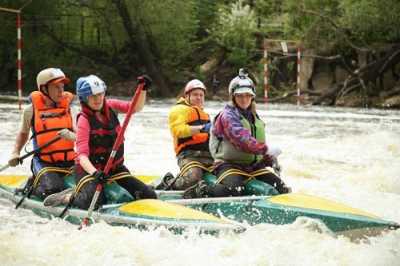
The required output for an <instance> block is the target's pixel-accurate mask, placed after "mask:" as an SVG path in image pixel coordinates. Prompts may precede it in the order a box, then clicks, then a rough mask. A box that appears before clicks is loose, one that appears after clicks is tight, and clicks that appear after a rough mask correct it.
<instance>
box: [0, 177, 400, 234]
mask: <svg viewBox="0 0 400 266" xmlns="http://www.w3.org/2000/svg"><path fill="white" fill-rule="evenodd" d="M26 178H27V177H24V176H1V175H0V196H1V197H5V198H8V199H10V200H12V201H14V202H18V201H19V200H20V198H21V196H20V195H15V194H14V191H15V188H17V187H21V186H23V184H24V183H25V182H26ZM139 178H140V179H141V180H142V181H144V182H145V183H148V184H150V183H156V182H157V181H156V180H158V179H159V178H158V177H154V176H145V175H142V176H139ZM204 180H205V181H206V182H207V183H208V184H209V185H213V184H215V182H216V177H215V176H213V175H211V174H206V175H205V176H204ZM65 182H66V185H67V186H69V187H72V186H73V185H74V182H73V178H72V177H67V178H66V179H65ZM105 191H106V197H107V200H108V202H109V203H110V204H107V205H104V206H102V207H101V208H100V209H99V210H97V211H95V212H94V213H93V217H92V218H93V221H98V220H104V221H106V222H107V223H110V224H115V225H128V226H132V227H135V228H140V229H151V228H157V227H160V226H163V227H166V228H168V229H169V230H172V231H174V232H177V233H182V232H184V231H185V230H188V229H193V228H195V229H196V230H198V231H200V232H206V233H216V232H221V231H229V232H242V231H244V230H246V228H248V227H249V226H253V225H257V224H262V223H268V224H276V225H283V224H291V223H293V222H295V221H296V220H297V219H304V218H306V219H314V220H315V221H318V222H322V223H323V224H325V226H326V228H328V230H330V231H331V232H332V233H335V234H339V235H345V236H348V237H350V238H351V239H358V238H362V237H366V236H375V235H378V234H381V233H382V232H385V231H389V230H396V229H399V228H400V225H399V224H398V223H395V222H391V221H386V220H384V219H382V218H379V217H378V216H376V215H373V214H370V213H368V212H365V211H362V210H359V209H355V208H352V207H350V206H347V205H344V204H340V203H336V202H334V201H331V200H327V199H323V198H320V197H315V196H311V195H307V194H302V193H289V194H281V195H279V194H278V192H277V191H276V190H275V188H273V187H272V186H270V185H268V184H266V183H264V182H261V181H258V180H255V179H253V180H251V181H249V182H248V183H247V184H246V188H245V194H247V196H243V197H226V198H199V199H183V198H182V195H183V193H182V191H157V194H158V196H159V199H158V200H136V201H134V199H133V198H132V197H131V195H130V194H129V193H128V192H127V191H126V190H124V189H123V188H121V187H120V186H118V185H116V184H113V183H111V184H107V185H106V187H105ZM22 206H23V207H25V208H28V209H31V210H32V211H34V212H35V213H38V214H40V215H42V216H52V217H54V216H58V215H59V214H60V213H61V212H62V210H63V207H56V208H54V207H44V206H43V204H42V202H40V201H38V200H37V199H26V200H25V201H24V203H23V204H22ZM86 215H87V212H86V211H84V210H79V209H75V208H71V209H69V210H68V212H67V214H66V216H65V219H67V220H68V221H70V222H73V223H76V224H79V223H80V222H81V219H82V218H84V217H86Z"/></svg>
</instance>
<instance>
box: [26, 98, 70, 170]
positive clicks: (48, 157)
mask: <svg viewBox="0 0 400 266" xmlns="http://www.w3.org/2000/svg"><path fill="white" fill-rule="evenodd" d="M45 97H47V96H45V95H44V94H43V93H41V92H40V91H34V92H32V93H31V95H30V100H31V102H32V107H33V116H32V138H33V139H34V146H36V147H40V146H42V145H44V144H46V143H48V142H49V141H51V140H52V139H54V138H55V137H56V136H57V132H58V131H59V130H61V129H64V128H67V129H69V130H71V131H72V130H73V126H72V115H71V110H70V104H71V102H72V99H73V98H74V95H73V94H72V93H70V92H63V96H62V98H61V100H60V102H58V103H57V105H56V106H55V107H48V106H46V104H45ZM38 156H39V158H40V160H42V161H44V162H48V163H56V162H72V161H73V160H74V158H75V152H74V141H71V140H66V139H63V138H61V139H60V140H58V141H56V142H55V143H53V144H51V145H50V146H48V147H45V148H43V149H41V150H40V152H39V154H38Z"/></svg>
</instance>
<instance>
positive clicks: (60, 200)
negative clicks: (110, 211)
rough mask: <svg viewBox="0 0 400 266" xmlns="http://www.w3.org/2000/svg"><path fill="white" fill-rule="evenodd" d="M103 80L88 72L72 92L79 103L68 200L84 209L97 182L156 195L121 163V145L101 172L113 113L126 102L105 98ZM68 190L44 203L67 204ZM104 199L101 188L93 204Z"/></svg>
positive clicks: (140, 195)
mask: <svg viewBox="0 0 400 266" xmlns="http://www.w3.org/2000/svg"><path fill="white" fill-rule="evenodd" d="M146 88H147V86H145V87H144V89H143V90H142V92H141V95H140V96H139V100H138V104H137V105H136V106H135V109H134V112H139V111H140V110H141V109H142V108H143V106H144V103H145V100H146ZM105 93H106V84H105V83H104V81H102V80H101V79H100V78H99V77H97V76H95V75H89V76H86V77H81V78H79V79H78V80H77V82H76V94H77V95H78V97H79V101H80V103H81V112H80V113H79V114H78V118H77V136H76V153H77V158H76V161H75V179H76V183H77V185H76V189H75V192H74V195H73V199H72V204H73V205H74V206H76V207H78V208H81V209H88V208H89V205H90V203H91V201H92V198H93V195H94V192H95V189H96V185H97V183H98V182H106V181H107V182H108V181H115V182H116V183H117V184H118V185H120V186H121V187H123V188H124V189H126V190H127V191H128V192H129V193H130V194H131V196H132V197H133V198H134V199H144V198H157V195H156V194H155V192H154V190H153V189H151V188H150V187H149V186H147V185H146V184H144V183H143V182H141V181H140V180H139V179H137V178H135V177H134V176H133V175H132V174H131V173H130V172H129V170H128V169H127V168H126V167H125V165H124V145H123V143H122V144H121V146H120V147H119V149H118V150H117V152H116V155H115V157H114V163H113V166H112V167H111V170H110V172H109V173H108V175H107V176H106V175H105V173H104V172H103V170H104V168H105V166H106V164H107V161H108V159H109V157H110V154H111V152H112V148H113V145H114V141H115V139H116V138H117V135H118V132H119V130H120V128H121V126H120V123H119V120H118V116H117V113H126V112H127V111H128V109H129V104H130V102H128V101H123V100H117V99H107V98H106V97H105ZM70 200H71V194H66V193H59V195H52V196H50V197H49V198H47V199H46V201H45V205H51V206H55V205H58V204H67V203H69V201H70ZM105 203H106V197H105V193H104V190H102V192H101V193H100V197H99V200H98V201H97V205H96V206H99V205H103V204H105Z"/></svg>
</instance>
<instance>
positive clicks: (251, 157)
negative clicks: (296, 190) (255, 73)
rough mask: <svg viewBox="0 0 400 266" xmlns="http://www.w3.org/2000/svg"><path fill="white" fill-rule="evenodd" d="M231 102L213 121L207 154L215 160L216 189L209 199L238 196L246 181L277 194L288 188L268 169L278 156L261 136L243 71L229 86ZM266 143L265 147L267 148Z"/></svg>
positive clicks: (251, 87) (253, 92)
mask: <svg viewBox="0 0 400 266" xmlns="http://www.w3.org/2000/svg"><path fill="white" fill-rule="evenodd" d="M229 96H230V98H231V102H230V103H228V104H227V105H226V106H225V108H224V109H223V111H222V112H221V113H220V114H219V115H218V116H217V117H216V118H215V120H214V123H213V126H212V132H211V136H210V152H211V154H212V156H213V158H214V160H215V164H214V166H215V167H216V168H215V170H214V173H215V175H216V176H217V178H218V179H217V185H215V186H213V187H210V188H209V191H208V192H207V193H208V194H209V196H214V197H224V196H242V195H244V193H245V184H246V181H248V179H249V178H255V179H257V180H260V181H263V182H265V183H268V184H269V185H271V186H273V187H274V188H275V189H276V190H277V191H278V192H279V193H287V192H289V188H288V187H286V185H285V184H284V183H283V181H282V180H281V179H280V178H279V177H278V176H277V175H276V174H275V173H274V172H273V171H272V170H270V169H268V168H266V167H267V166H269V167H271V166H272V162H273V161H276V158H277V156H278V155H279V154H280V153H281V151H280V149H279V148H276V147H273V146H272V145H271V144H270V143H269V142H268V141H267V140H266V136H265V124H264V122H263V121H262V120H261V119H260V117H259V116H258V114H257V112H256V105H255V102H254V99H255V96H256V88H255V86H254V83H253V81H252V80H251V79H250V78H249V77H248V75H247V73H245V72H244V70H243V69H241V70H240V71H239V75H238V76H237V77H235V78H234V79H232V81H231V82H230V84H229ZM267 143H268V145H267Z"/></svg>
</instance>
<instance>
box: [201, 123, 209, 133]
mask: <svg viewBox="0 0 400 266" xmlns="http://www.w3.org/2000/svg"><path fill="white" fill-rule="evenodd" d="M210 128H211V122H208V123H207V124H204V126H203V127H202V129H200V132H202V133H210Z"/></svg>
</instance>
